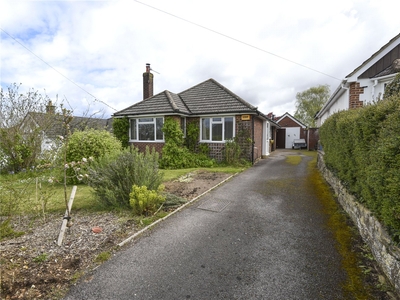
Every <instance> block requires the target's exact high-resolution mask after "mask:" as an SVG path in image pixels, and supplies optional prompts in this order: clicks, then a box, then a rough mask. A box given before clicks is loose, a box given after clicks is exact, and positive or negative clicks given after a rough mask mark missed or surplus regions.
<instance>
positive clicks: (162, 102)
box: [114, 91, 190, 116]
mask: <svg viewBox="0 0 400 300" xmlns="http://www.w3.org/2000/svg"><path fill="white" fill-rule="evenodd" d="M172 113H182V114H190V111H189V110H188V109H187V107H186V106H185V104H184V103H183V102H182V99H180V98H179V96H178V95H177V94H174V93H171V92H169V91H164V92H161V93H159V94H157V95H155V96H153V97H150V98H147V99H145V100H143V101H140V102H138V103H136V104H134V105H132V106H129V107H128V108H125V109H124V110H121V111H119V112H116V113H115V114H114V115H115V116H129V115H146V114H172Z"/></svg>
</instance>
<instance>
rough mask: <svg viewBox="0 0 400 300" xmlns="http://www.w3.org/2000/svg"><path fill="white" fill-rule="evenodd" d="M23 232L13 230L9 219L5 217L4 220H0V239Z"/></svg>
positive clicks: (22, 233)
mask: <svg viewBox="0 0 400 300" xmlns="http://www.w3.org/2000/svg"><path fill="white" fill-rule="evenodd" d="M24 234H25V233H24V232H22V231H15V230H14V229H13V228H12V227H11V224H10V219H9V218H7V219H6V220H4V221H0V241H2V240H4V239H8V238H15V237H19V236H21V235H24Z"/></svg>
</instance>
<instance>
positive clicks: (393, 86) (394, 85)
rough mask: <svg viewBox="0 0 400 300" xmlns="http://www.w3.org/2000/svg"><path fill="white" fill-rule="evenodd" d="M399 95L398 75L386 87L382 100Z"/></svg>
mask: <svg viewBox="0 0 400 300" xmlns="http://www.w3.org/2000/svg"><path fill="white" fill-rule="evenodd" d="M399 94H400V73H398V74H397V76H396V77H395V78H394V79H393V81H392V82H391V83H389V84H388V85H387V86H386V88H385V94H384V95H383V99H386V98H389V97H391V96H395V95H399Z"/></svg>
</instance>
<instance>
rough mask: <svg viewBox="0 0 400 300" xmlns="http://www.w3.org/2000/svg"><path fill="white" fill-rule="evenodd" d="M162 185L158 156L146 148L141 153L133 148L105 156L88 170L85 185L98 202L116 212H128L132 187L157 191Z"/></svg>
mask: <svg viewBox="0 0 400 300" xmlns="http://www.w3.org/2000/svg"><path fill="white" fill-rule="evenodd" d="M161 182H162V173H160V172H159V170H158V153H157V152H155V151H154V149H153V150H152V151H151V152H150V150H149V148H146V151H145V153H141V152H139V151H138V149H136V148H133V147H132V148H130V149H128V150H124V151H122V152H120V153H118V154H116V155H115V154H114V155H107V156H105V157H103V158H101V159H100V160H99V161H95V162H93V164H92V165H91V166H90V168H89V177H88V184H89V185H90V186H91V187H92V188H93V190H94V192H95V196H96V198H97V199H98V201H99V202H100V203H101V204H103V205H105V206H111V207H116V208H129V207H130V200H129V199H130V196H129V194H130V193H131V191H132V186H133V185H135V184H136V185H138V186H147V187H148V188H149V189H150V190H157V189H158V187H159V186H160V184H161Z"/></svg>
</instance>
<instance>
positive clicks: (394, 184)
mask: <svg viewBox="0 0 400 300" xmlns="http://www.w3.org/2000/svg"><path fill="white" fill-rule="evenodd" d="M319 132H320V141H321V144H322V146H323V149H324V152H325V155H324V160H325V162H326V165H327V167H328V168H329V169H331V170H332V171H333V172H334V173H336V175H337V176H338V177H339V179H340V180H341V181H342V183H343V184H344V185H345V186H346V187H347V189H348V190H349V191H350V192H351V193H352V194H354V195H355V196H356V198H357V199H358V201H359V202H361V203H363V204H364V205H365V206H366V207H367V208H368V209H370V210H371V211H372V212H373V213H374V214H375V215H376V217H377V218H378V219H379V220H380V221H381V222H382V224H384V225H385V226H386V227H387V229H388V231H389V233H390V234H391V236H392V237H393V239H394V240H395V241H396V242H399V241H400V94H399V93H396V94H393V95H391V96H390V97H385V99H384V100H381V101H378V102H376V103H375V104H371V105H367V106H365V107H363V108H360V109H356V110H347V111H341V112H338V113H336V114H334V115H332V116H331V117H330V118H328V119H327V120H326V121H325V123H324V124H323V125H322V126H321V128H320V131H319Z"/></svg>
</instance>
